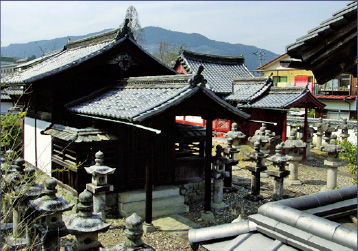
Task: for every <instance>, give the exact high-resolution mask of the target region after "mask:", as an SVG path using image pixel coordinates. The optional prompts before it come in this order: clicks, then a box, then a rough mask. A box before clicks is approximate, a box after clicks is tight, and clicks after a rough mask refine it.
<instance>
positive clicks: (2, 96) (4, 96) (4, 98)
mask: <svg viewBox="0 0 358 251" xmlns="http://www.w3.org/2000/svg"><path fill="white" fill-rule="evenodd" d="M11 100H12V98H11V97H10V96H9V95H7V94H6V93H1V101H11Z"/></svg>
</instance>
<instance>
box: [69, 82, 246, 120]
mask: <svg viewBox="0 0 358 251" xmlns="http://www.w3.org/2000/svg"><path fill="white" fill-rule="evenodd" d="M191 77H192V75H173V76H157V77H132V78H129V79H125V80H123V81H121V82H120V84H119V85H117V86H115V87H113V88H111V89H109V90H108V89H107V90H102V92H96V93H94V94H92V95H90V96H88V97H84V98H82V99H79V100H77V101H74V102H71V103H69V104H67V105H66V107H67V109H68V110H69V111H70V112H73V113H76V114H84V115H92V116H100V117H105V118H111V119H119V120H127V121H131V122H133V121H134V122H141V121H143V120H145V119H147V118H149V117H152V116H154V115H156V114H158V113H161V112H162V111H164V110H166V109H167V108H169V107H172V106H175V105H176V104H179V103H181V102H183V101H184V100H185V99H187V98H189V97H191V96H192V95H194V94H195V93H196V92H198V91H199V90H202V91H203V92H204V93H205V94H206V95H209V96H210V97H211V98H212V99H214V100H215V102H217V103H219V104H220V105H221V106H224V107H227V109H228V110H230V112H233V113H235V114H236V115H238V116H241V117H243V118H248V117H249V115H248V114H246V113H244V112H242V111H239V110H238V109H236V108H234V107H232V106H231V105H229V104H228V103H226V102H225V101H224V100H222V99H220V98H219V97H217V96H216V95H215V94H214V93H212V92H211V91H210V90H208V89H206V88H205V87H199V86H196V87H193V88H191V87H190V85H189V83H188V81H189V79H190V78H191Z"/></svg>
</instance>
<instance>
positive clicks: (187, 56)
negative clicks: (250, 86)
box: [177, 50, 253, 93]
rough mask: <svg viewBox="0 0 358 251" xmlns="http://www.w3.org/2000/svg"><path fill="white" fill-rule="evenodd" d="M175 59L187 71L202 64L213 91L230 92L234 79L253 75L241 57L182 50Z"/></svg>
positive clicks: (189, 71) (195, 68)
mask: <svg viewBox="0 0 358 251" xmlns="http://www.w3.org/2000/svg"><path fill="white" fill-rule="evenodd" d="M177 61H178V62H179V63H180V64H181V65H183V67H184V69H185V70H186V71H187V72H188V73H195V72H197V71H198V68H199V66H200V65H203V66H204V68H205V72H204V73H203V75H204V77H205V79H206V80H207V81H208V86H209V88H210V89H211V90H212V91H213V92H215V93H231V92H232V81H233V80H234V79H236V78H251V77H253V75H252V74H251V73H250V71H249V70H248V69H247V67H246V66H245V64H244V62H245V60H244V58H243V57H229V56H217V55H208V54H201V53H195V52H191V51H185V50H184V51H182V53H181V55H180V56H179V58H178V59H177Z"/></svg>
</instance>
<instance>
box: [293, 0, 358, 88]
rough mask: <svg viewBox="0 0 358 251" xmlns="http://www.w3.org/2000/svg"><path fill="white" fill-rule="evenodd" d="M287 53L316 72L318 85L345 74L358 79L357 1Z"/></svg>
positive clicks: (295, 44)
mask: <svg viewBox="0 0 358 251" xmlns="http://www.w3.org/2000/svg"><path fill="white" fill-rule="evenodd" d="M286 50H287V54H288V55H289V56H290V57H292V58H296V59H302V66H303V67H305V69H308V70H312V72H313V74H314V75H315V78H316V80H317V83H318V84H324V83H325V82H327V81H328V80H330V79H332V78H334V77H336V76H337V75H339V74H341V73H351V74H353V75H354V76H357V2H356V1H352V2H349V3H348V4H347V6H346V7H345V8H343V9H341V10H339V11H337V12H335V13H333V16H332V17H331V18H329V19H327V20H325V21H323V22H321V24H320V25H319V26H317V27H315V28H313V29H311V30H309V31H308V32H307V34H306V35H305V36H302V37H300V38H298V39H296V42H295V43H293V44H290V45H288V46H287V47H286ZM337 65H340V67H337Z"/></svg>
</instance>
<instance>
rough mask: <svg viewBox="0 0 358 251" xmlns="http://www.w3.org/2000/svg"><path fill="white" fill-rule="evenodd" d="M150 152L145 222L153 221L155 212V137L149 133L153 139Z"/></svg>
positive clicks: (146, 184)
mask: <svg viewBox="0 0 358 251" xmlns="http://www.w3.org/2000/svg"><path fill="white" fill-rule="evenodd" d="M151 138H152V140H151V144H150V153H149V156H148V157H149V158H148V160H147V165H146V167H145V222H146V223H147V224H151V223H152V213H153V201H152V200H153V165H154V137H152V135H149V137H148V139H151Z"/></svg>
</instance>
